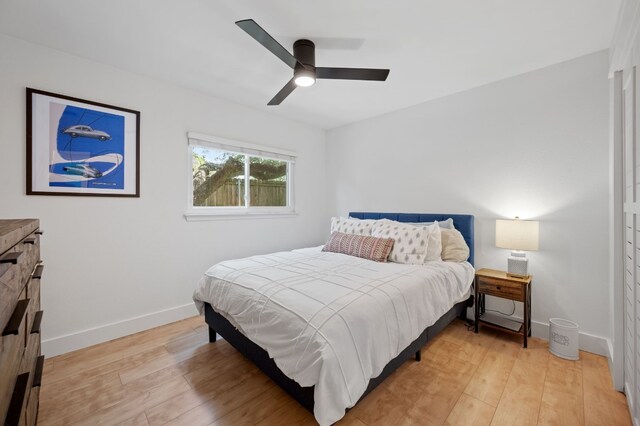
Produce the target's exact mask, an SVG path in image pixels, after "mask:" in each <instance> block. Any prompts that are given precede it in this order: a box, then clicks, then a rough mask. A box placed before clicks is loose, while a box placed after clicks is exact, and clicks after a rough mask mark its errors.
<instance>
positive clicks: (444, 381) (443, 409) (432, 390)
mask: <svg viewBox="0 0 640 426" xmlns="http://www.w3.org/2000/svg"><path fill="white" fill-rule="evenodd" d="M417 364H419V369H420V370H422V371H421V374H416V375H415V377H416V378H417V379H418V380H416V382H415V384H414V385H415V387H416V388H415V389H416V392H417V394H418V399H417V400H416V401H415V402H414V403H413V405H412V406H411V408H410V409H409V410H408V411H407V414H406V415H405V416H404V417H403V421H404V422H408V423H411V424H422V425H441V424H443V423H444V421H445V420H446V419H447V417H448V416H449V414H450V413H451V410H452V409H453V407H454V406H455V405H456V403H457V402H458V399H459V398H460V395H462V392H463V391H464V389H465V388H466V387H467V385H468V383H469V380H470V379H471V376H472V374H473V373H474V372H475V369H476V368H477V366H476V365H474V364H472V363H470V362H464V361H459V360H457V359H456V358H453V357H452V358H451V359H450V360H449V361H448V362H447V363H446V364H442V363H434V362H432V361H431V360H429V359H424V358H423V359H422V361H421V362H419V363H417ZM360 418H361V417H360ZM361 419H362V418H361ZM365 423H367V421H366V420H365ZM367 424H368V423H367Z"/></svg>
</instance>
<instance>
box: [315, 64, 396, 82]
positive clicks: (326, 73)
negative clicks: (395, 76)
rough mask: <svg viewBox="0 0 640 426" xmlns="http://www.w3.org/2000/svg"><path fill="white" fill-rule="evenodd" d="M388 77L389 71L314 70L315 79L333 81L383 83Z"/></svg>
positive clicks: (321, 68) (368, 69)
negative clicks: (371, 81) (373, 81)
mask: <svg viewBox="0 0 640 426" xmlns="http://www.w3.org/2000/svg"><path fill="white" fill-rule="evenodd" d="M388 75H389V70H383V69H375V68H327V67H317V68H316V78H330V79H334V80H375V81H385V80H386V79H387V76H388Z"/></svg>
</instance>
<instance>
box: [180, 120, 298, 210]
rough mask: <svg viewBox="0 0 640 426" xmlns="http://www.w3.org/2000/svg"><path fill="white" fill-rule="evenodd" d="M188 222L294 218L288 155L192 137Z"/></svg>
mask: <svg viewBox="0 0 640 426" xmlns="http://www.w3.org/2000/svg"><path fill="white" fill-rule="evenodd" d="M188 138H189V162H190V168H189V170H190V176H189V211H188V212H187V215H186V216H187V218H189V217H190V216H218V215H252V214H290V213H293V211H294V206H293V191H292V188H293V182H292V179H293V165H294V161H295V155H294V154H293V153H290V152H286V151H282V150H276V149H270V148H265V147H259V146H257V145H251V144H247V143H243V142H237V141H231V140H226V139H222V138H216V137H212V136H206V135H201V134H196V133H191V132H190V133H189V134H188Z"/></svg>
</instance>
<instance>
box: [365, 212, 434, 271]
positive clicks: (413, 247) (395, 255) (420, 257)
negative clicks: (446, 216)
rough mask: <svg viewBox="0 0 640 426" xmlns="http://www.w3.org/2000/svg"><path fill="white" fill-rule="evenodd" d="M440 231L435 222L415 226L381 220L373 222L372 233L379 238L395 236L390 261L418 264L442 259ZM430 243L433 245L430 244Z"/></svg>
mask: <svg viewBox="0 0 640 426" xmlns="http://www.w3.org/2000/svg"><path fill="white" fill-rule="evenodd" d="M439 231H440V228H438V225H437V224H435V223H434V224H433V225H424V226H414V225H407V224H403V223H400V222H396V221H392V220H379V221H376V222H375V223H374V224H373V229H372V230H371V235H372V236H374V237H378V238H393V240H394V244H393V248H392V249H391V253H389V260H390V261H392V262H396V263H408V264H412V265H417V264H423V263H424V262H425V261H427V260H440V252H441V250H442V247H441V245H440V233H439ZM436 234H437V235H436ZM430 243H431V244H433V247H430V246H429V244H430ZM436 257H437V258H436Z"/></svg>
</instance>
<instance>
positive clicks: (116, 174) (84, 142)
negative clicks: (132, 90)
mask: <svg viewBox="0 0 640 426" xmlns="http://www.w3.org/2000/svg"><path fill="white" fill-rule="evenodd" d="M124 120H125V118H124V116H120V115H115V114H109V113H106V112H102V111H95V110H91V109H87V108H79V107H75V106H69V105H67V106H66V107H65V108H64V112H63V113H62V116H61V117H60V120H59V121H58V129H57V134H56V151H57V152H56V154H57V155H55V156H54V159H52V164H50V166H49V172H50V177H49V186H57V187H74V188H92V189H124V136H125V134H124V132H125V130H124V124H125V122H124Z"/></svg>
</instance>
